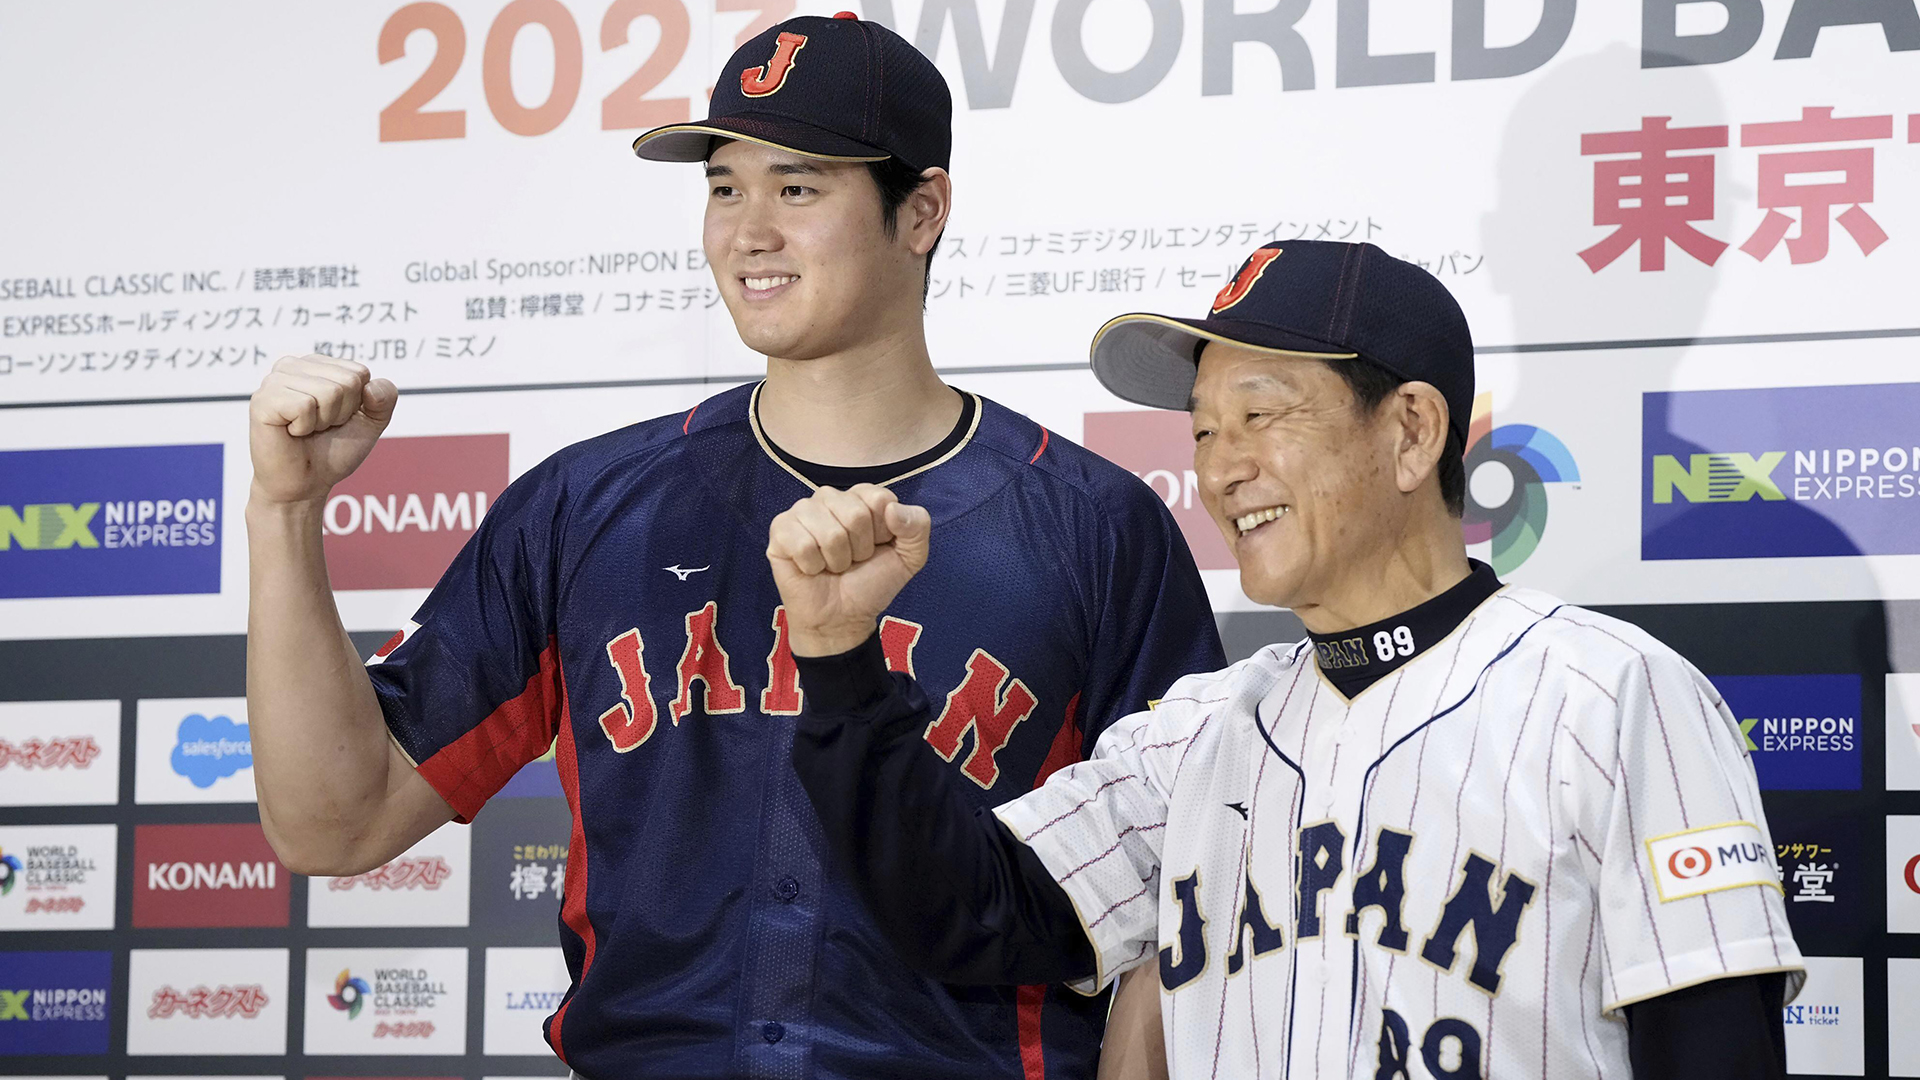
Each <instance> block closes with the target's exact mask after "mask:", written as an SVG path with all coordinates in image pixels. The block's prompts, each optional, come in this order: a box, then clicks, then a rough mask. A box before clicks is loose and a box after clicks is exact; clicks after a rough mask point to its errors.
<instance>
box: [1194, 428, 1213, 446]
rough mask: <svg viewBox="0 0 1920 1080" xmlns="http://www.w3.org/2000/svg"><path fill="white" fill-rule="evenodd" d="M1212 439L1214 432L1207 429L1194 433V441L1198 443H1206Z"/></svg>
mask: <svg viewBox="0 0 1920 1080" xmlns="http://www.w3.org/2000/svg"><path fill="white" fill-rule="evenodd" d="M1212 437H1213V432H1212V431H1211V430H1209V429H1207V428H1201V429H1200V430H1199V431H1196V432H1194V433H1193V441H1194V442H1196V443H1202V442H1205V441H1207V440H1208V439H1210V438H1212Z"/></svg>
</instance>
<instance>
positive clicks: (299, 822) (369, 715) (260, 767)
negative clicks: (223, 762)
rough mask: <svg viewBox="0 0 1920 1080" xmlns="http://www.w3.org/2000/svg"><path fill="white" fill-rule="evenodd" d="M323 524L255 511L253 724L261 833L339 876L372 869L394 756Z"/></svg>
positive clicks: (314, 867)
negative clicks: (341, 598) (359, 866)
mask: <svg viewBox="0 0 1920 1080" xmlns="http://www.w3.org/2000/svg"><path fill="white" fill-rule="evenodd" d="M320 515H321V507H320V506H319V505H315V504H306V503H301V504H292V505H289V504H274V503H265V502H263V501H261V500H258V499H256V500H255V501H254V502H252V503H250V504H249V505H248V507H247V538H248V552H249V562H250V573H249V591H248V608H247V720H248V724H249V727H250V729H251V734H252V737H253V752H254V782H255V786H256V788H257V789H258V792H259V797H260V817H261V823H262V825H263V826H265V827H266V829H267V832H268V835H269V836H270V837H271V838H273V839H274V841H275V847H276V849H277V850H279V852H280V854H281V858H282V860H283V861H285V862H287V863H288V864H289V867H290V868H292V869H295V870H305V871H306V872H310V873H329V872H334V873H337V872H340V871H342V870H345V869H349V868H350V866H349V864H351V863H354V862H358V861H363V857H362V858H356V856H357V855H359V854H360V851H361V849H362V848H364V847H365V846H366V842H367V839H368V838H367V835H366V832H367V830H368V828H369V825H370V824H371V823H373V822H374V821H375V819H377V817H378V815H374V814H369V813H368V808H369V807H375V806H379V805H381V804H382V803H383V802H384V801H385V800H386V796H387V794H388V788H389V780H390V778H389V775H388V772H389V765H390V763H391V756H392V749H391V747H390V745H389V740H388V738H387V729H386V722H385V720H384V719H383V717H382V715H381V712H380V704H379V701H378V700H377V699H376V698H375V696H374V692H373V684H372V682H371V681H370V680H369V679H368V678H367V673H366V668H365V667H364V666H363V664H362V662H361V660H360V657H359V656H358V655H357V654H356V653H355V651H354V648H353V643H352V641H351V639H349V638H348V637H347V632H346V629H345V627H344V626H343V625H342V624H341V621H340V614H339V611H338V609H337V608H335V606H334V602H333V590H332V586H331V584H330V583H329V581H328V579H327V566H326V560H325V558H324V556H323V555H322V551H321V531H320V524H321V521H320Z"/></svg>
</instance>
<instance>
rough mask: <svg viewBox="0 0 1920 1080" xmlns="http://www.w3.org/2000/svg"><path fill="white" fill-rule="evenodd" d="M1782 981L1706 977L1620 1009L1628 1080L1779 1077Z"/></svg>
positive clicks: (1778, 977)
mask: <svg viewBox="0 0 1920 1080" xmlns="http://www.w3.org/2000/svg"><path fill="white" fill-rule="evenodd" d="M1786 989H1787V977H1786V976H1785V975H1784V974H1780V973H1778V972H1774V973H1769V974H1765V975H1741V976H1736V977H1734V978H1731V979H1714V980H1713V981H1711V982H1704V983H1701V984H1699V985H1698V986H1689V987H1687V988H1686V989H1684V990H1675V991H1673V992H1672V993H1668V994H1662V995H1660V996H1659V997H1656V998H1648V999H1647V1000H1645V1001H1641V1002H1637V1003H1635V1004H1632V1005H1629V1006H1627V1008H1626V1014H1627V1056H1628V1058H1629V1060H1631V1061H1632V1063H1633V1075H1634V1080H1668V1078H1679V1080H1784V1077H1785V1076H1786V1075H1787V1034H1786V1023H1785V1020H1784V1018H1783V1017H1782V1015H1781V1011H1780V1008H1781V1005H1782V1004H1783V1003H1784V1001H1785V998H1786Z"/></svg>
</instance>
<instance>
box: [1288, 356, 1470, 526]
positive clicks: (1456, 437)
mask: <svg viewBox="0 0 1920 1080" xmlns="http://www.w3.org/2000/svg"><path fill="white" fill-rule="evenodd" d="M1324 363H1325V364H1326V365H1327V366H1328V367H1330V368H1332V369H1333V371H1334V374H1336V375H1339V376H1340V378H1341V379H1342V380H1343V381H1344V382H1345V383H1346V384H1347V389H1348V390H1351V391H1353V404H1354V407H1355V408H1356V409H1358V410H1359V412H1360V414H1361V415H1362V416H1371V415H1372V414H1373V412H1374V410H1375V409H1378V408H1379V407H1380V403H1381V402H1383V401H1385V400H1387V395H1389V394H1391V393H1393V392H1394V391H1395V390H1397V389H1399V388H1400V387H1402V386H1405V385H1406V383H1407V380H1406V379H1403V378H1401V377H1400V376H1398V375H1395V374H1394V373H1393V372H1391V371H1388V370H1387V369H1386V368H1383V367H1381V366H1380V365H1379V364H1376V363H1374V362H1373V361H1371V360H1367V359H1364V358H1362V357H1354V358H1353V359H1351V360H1327V361H1324ZM1453 419H1455V418H1454V417H1449V418H1448V420H1449V421H1450V422H1449V423H1448V424H1447V445H1446V446H1445V448H1443V449H1442V450H1441V451H1440V461H1439V463H1438V466H1437V468H1438V470H1439V475H1440V498H1441V500H1442V501H1444V502H1445V503H1446V504H1447V513H1449V514H1452V515H1453V516H1454V517H1461V516H1463V515H1464V514H1465V513H1466V510H1467V460H1466V458H1467V448H1466V446H1465V445H1464V444H1463V443H1462V442H1461V440H1460V434H1459V432H1457V431H1455V430H1454V426H1453V424H1452V423H1451V421H1452V420H1453Z"/></svg>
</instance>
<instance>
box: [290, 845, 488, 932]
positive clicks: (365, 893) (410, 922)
mask: <svg viewBox="0 0 1920 1080" xmlns="http://www.w3.org/2000/svg"><path fill="white" fill-rule="evenodd" d="M472 870H473V833H472V831H470V830H469V829H468V828H467V827H466V826H464V825H455V824H447V825H442V826H441V827H440V828H438V829H435V830H434V831H433V832H431V833H429V834H428V835H427V837H426V839H424V840H421V841H420V842H419V843H417V844H415V845H413V846H412V847H411V848H408V849H407V851H406V853H405V854H403V855H401V856H400V857H399V858H397V859H394V860H392V861H391V862H388V863H386V864H385V865H383V866H381V867H380V868H379V869H377V870H374V871H372V872H370V873H366V874H361V875H360V876H359V877H352V878H331V877H316V878H312V879H310V880H309V881H308V882H307V925H308V926H465V925H467V919H468V910H469V908H470V903H469V898H470V896H471V894H472V888H473V885H472V878H473V873H472Z"/></svg>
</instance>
